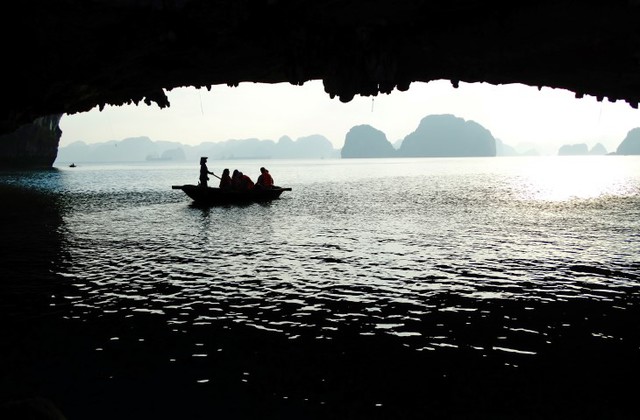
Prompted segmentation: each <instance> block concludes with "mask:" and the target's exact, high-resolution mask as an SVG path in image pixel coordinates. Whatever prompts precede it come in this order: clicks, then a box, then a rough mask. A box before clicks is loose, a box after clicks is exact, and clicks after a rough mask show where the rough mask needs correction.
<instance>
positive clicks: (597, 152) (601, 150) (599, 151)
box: [589, 143, 607, 155]
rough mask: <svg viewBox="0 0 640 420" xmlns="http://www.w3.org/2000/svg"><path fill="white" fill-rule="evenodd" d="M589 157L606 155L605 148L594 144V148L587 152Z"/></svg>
mask: <svg viewBox="0 0 640 420" xmlns="http://www.w3.org/2000/svg"><path fill="white" fill-rule="evenodd" d="M589 154H590V155H606V154H607V148H606V147H604V146H603V145H602V143H596V145H595V146H593V147H592V148H591V150H589Z"/></svg>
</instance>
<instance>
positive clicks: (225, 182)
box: [220, 169, 231, 190]
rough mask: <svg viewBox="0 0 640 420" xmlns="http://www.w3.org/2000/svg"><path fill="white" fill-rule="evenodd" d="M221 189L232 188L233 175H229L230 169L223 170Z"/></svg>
mask: <svg viewBox="0 0 640 420" xmlns="http://www.w3.org/2000/svg"><path fill="white" fill-rule="evenodd" d="M220 189H222V190H230V189H231V177H230V176H229V169H225V170H224V171H222V177H221V178H220Z"/></svg>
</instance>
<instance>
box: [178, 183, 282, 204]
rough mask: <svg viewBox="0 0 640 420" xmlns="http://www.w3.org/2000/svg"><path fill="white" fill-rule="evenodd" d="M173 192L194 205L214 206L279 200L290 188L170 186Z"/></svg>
mask: <svg viewBox="0 0 640 420" xmlns="http://www.w3.org/2000/svg"><path fill="white" fill-rule="evenodd" d="M171 188H172V189H174V190H182V191H184V193H185V194H187V195H188V196H189V197H190V198H191V199H192V200H193V201H194V202H195V203H196V204H201V205H216V204H230V203H251V202H260V201H271V200H276V199H278V198H280V195H282V193H283V192H285V191H291V188H283V187H273V188H254V189H252V190H248V191H231V190H223V189H220V188H214V187H206V188H204V187H201V186H199V185H191V184H187V185H172V186H171Z"/></svg>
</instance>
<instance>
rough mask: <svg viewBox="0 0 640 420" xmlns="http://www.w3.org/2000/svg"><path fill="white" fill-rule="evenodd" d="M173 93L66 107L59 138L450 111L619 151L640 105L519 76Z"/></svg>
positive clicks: (240, 135) (530, 139)
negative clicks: (398, 85) (370, 89)
mask: <svg viewBox="0 0 640 420" xmlns="http://www.w3.org/2000/svg"><path fill="white" fill-rule="evenodd" d="M167 95H168V97H169V101H170V103H171V106H170V107H169V108H165V109H160V108H159V107H158V106H157V105H155V104H153V105H151V106H147V105H145V104H144V103H141V104H140V105H138V106H135V105H130V106H123V107H105V109H104V110H103V111H99V110H98V108H95V109H93V110H91V111H90V112H86V113H82V114H74V115H65V116H63V117H62V120H61V122H60V127H61V129H62V139H61V141H60V144H61V146H65V145H68V144H69V143H72V142H74V141H78V140H82V141H84V142H86V143H96V142H102V141H107V140H122V139H124V138H127V137H137V136H147V137H149V138H151V139H152V140H169V141H179V142H181V143H185V144H194V145H195V144H199V143H202V142H204V141H224V140H228V139H232V138H233V139H244V138H259V139H271V140H276V141H277V140H278V139H279V138H280V137H281V136H283V135H288V136H289V137H291V138H292V139H294V140H295V139H296V138H298V137H302V136H308V135H311V134H322V135H324V136H326V137H327V138H328V139H329V140H330V141H331V142H332V143H333V145H334V147H335V148H341V147H342V146H343V145H344V138H345V135H346V134H347V132H348V131H349V129H350V128H351V127H353V126H354V125H359V124H370V125H372V126H373V127H375V128H377V129H379V130H382V131H383V132H384V133H385V134H386V135H387V138H388V139H389V141H391V142H395V141H396V140H399V139H401V138H404V137H405V136H406V135H408V134H410V133H411V132H413V131H414V130H415V129H416V127H417V126H418V124H419V122H420V120H421V119H422V118H424V117H425V116H427V115H431V114H454V115H456V116H458V117H461V118H464V119H466V120H474V121H476V122H478V123H480V124H482V125H483V126H484V127H485V128H487V129H488V130H489V131H491V133H492V134H493V136H494V137H495V138H498V139H500V140H502V141H503V142H504V143H506V144H509V145H511V146H514V147H520V148H524V147H528V146H526V145H527V144H531V145H534V146H535V147H536V148H537V149H538V150H539V152H541V153H550V154H556V153H557V150H558V148H559V147H560V146H561V145H562V144H574V143H587V145H589V147H592V146H593V145H594V144H596V143H598V142H600V143H602V144H603V145H604V146H605V147H606V148H607V151H614V150H615V149H616V147H617V146H618V144H620V142H621V141H622V140H623V139H624V137H625V136H626V134H627V132H628V131H629V130H631V129H632V128H635V127H640V111H639V110H635V109H633V108H631V107H630V106H629V105H628V104H627V103H626V102H622V101H618V102H615V103H611V102H608V101H606V100H605V101H603V102H598V101H596V99H595V98H594V97H591V96H585V97H584V98H582V99H576V98H575V95H574V94H573V93H572V92H569V91H565V90H560V89H550V88H542V90H540V91H539V90H538V89H537V88H533V87H529V86H524V85H517V84H513V85H501V86H495V85H490V84H486V83H473V84H465V83H461V84H460V87H459V88H458V89H455V88H453V87H452V86H451V83H450V82H449V81H444V80H441V81H433V82H430V83H412V84H411V87H410V89H409V90H408V91H407V92H398V91H394V92H393V93H391V94H390V95H379V96H377V97H375V98H372V97H361V96H356V97H355V98H354V99H353V100H352V101H351V102H349V103H346V104H345V103H342V102H340V101H339V100H338V98H334V99H331V98H330V97H329V95H328V94H326V93H325V92H324V88H323V86H322V82H321V81H313V82H307V83H305V85H304V86H293V85H290V84H288V83H281V84H274V85H268V84H256V83H242V84H240V85H239V86H238V87H234V88H231V87H227V86H226V85H220V86H213V87H212V89H211V91H207V90H206V89H199V90H198V89H195V88H180V89H174V90H172V91H168V92H167ZM532 147H533V146H532Z"/></svg>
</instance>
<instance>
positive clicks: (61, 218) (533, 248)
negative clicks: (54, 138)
mask: <svg viewBox="0 0 640 420" xmlns="http://www.w3.org/2000/svg"><path fill="white" fill-rule="evenodd" d="M260 166H267V168H268V169H269V170H270V172H271V174H272V175H273V177H274V179H275V182H276V184H278V185H281V186H287V187H291V188H292V191H291V192H285V193H284V194H283V196H282V197H281V199H279V200H275V201H273V202H270V203H263V204H250V205H243V206H215V207H209V208H200V207H195V206H193V205H192V203H191V202H190V200H189V199H188V197H186V196H185V195H184V194H183V193H182V192H181V191H179V190H172V189H171V185H177V184H186V183H191V184H195V183H197V177H198V167H197V164H194V163H180V164H175V163H140V164H126V165H125V164H111V165H91V164H86V165H85V164H83V165H79V166H78V167H76V168H69V167H66V166H60V167H58V168H55V169H53V170H51V171H36V172H5V173H2V174H1V175H0V188H1V191H2V196H3V200H2V202H3V204H2V220H3V222H2V227H3V233H4V241H3V245H2V249H1V250H2V255H3V257H2V265H3V269H2V273H3V274H2V278H3V280H2V283H1V286H0V287H1V288H2V298H1V299H0V309H1V310H2V319H3V324H4V325H3V329H4V331H6V337H7V340H6V342H7V343H11V344H10V345H8V346H3V352H2V354H1V356H2V360H3V362H2V363H3V366H2V367H3V371H4V372H7V373H6V374H5V375H3V380H2V383H1V384H2V388H1V389H2V391H3V395H5V399H6V400H18V399H20V398H26V397H30V396H38V395H41V396H45V397H46V398H49V399H51V400H52V401H53V402H54V403H55V404H56V405H57V406H59V407H60V408H61V410H62V411H63V412H64V413H65V414H68V416H69V418H112V417H123V418H140V417H143V418H147V417H155V418H175V417H184V418H211V417H212V415H213V413H215V414H216V415H217V416H218V418H256V417H259V418H264V417H267V418H309V417H318V418H327V417H329V418H331V417H334V418H363V417H384V418H424V417H425V416H426V414H430V415H431V416H432V417H434V418H449V417H469V414H471V413H474V414H480V417H485V416H486V417H491V418H495V417H510V418H523V417H527V416H530V417H534V418H538V417H549V416H551V417H556V416H558V415H560V416H561V414H563V413H564V414H569V413H576V412H577V413H580V414H582V415H583V416H582V418H584V417H585V416H587V417H589V416H595V417H597V416H598V415H600V414H602V415H605V414H606V415H605V417H607V418H627V415H628V414H629V412H630V411H631V410H632V407H631V403H630V401H632V399H629V398H630V396H631V393H632V387H629V386H627V385H624V384H625V383H626V382H627V381H628V380H633V379H635V378H636V377H637V374H638V372H639V367H640V364H639V362H638V360H640V359H639V358H638V356H639V353H640V330H639V327H638V325H637V319H638V315H639V312H640V310H639V309H640V306H639V303H640V302H639V296H640V295H639V294H638V291H639V286H640V285H639V282H638V280H639V278H640V260H639V259H638V255H640V240H639V239H640V159H639V158H638V157H632V156H589V157H531V158H529V157H517V158H463V159H455V158H445V159H427V158H424V159H361V160H346V159H345V160H309V161H296V160H289V161H287V160H282V161H280V160H274V161H241V160H238V161H209V168H210V169H211V170H213V171H214V172H215V173H216V174H221V173H222V169H223V168H225V167H228V168H229V169H231V170H233V169H236V168H237V169H239V170H241V171H243V172H245V173H247V174H248V175H250V176H251V177H252V178H253V179H254V180H255V178H256V177H257V175H258V174H259V171H258V168H259V167H260ZM213 181H215V179H212V180H211V181H210V182H211V183H214V182H213ZM603 383H606V384H607V386H606V387H604V386H603ZM595 417H594V418H595Z"/></svg>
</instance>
